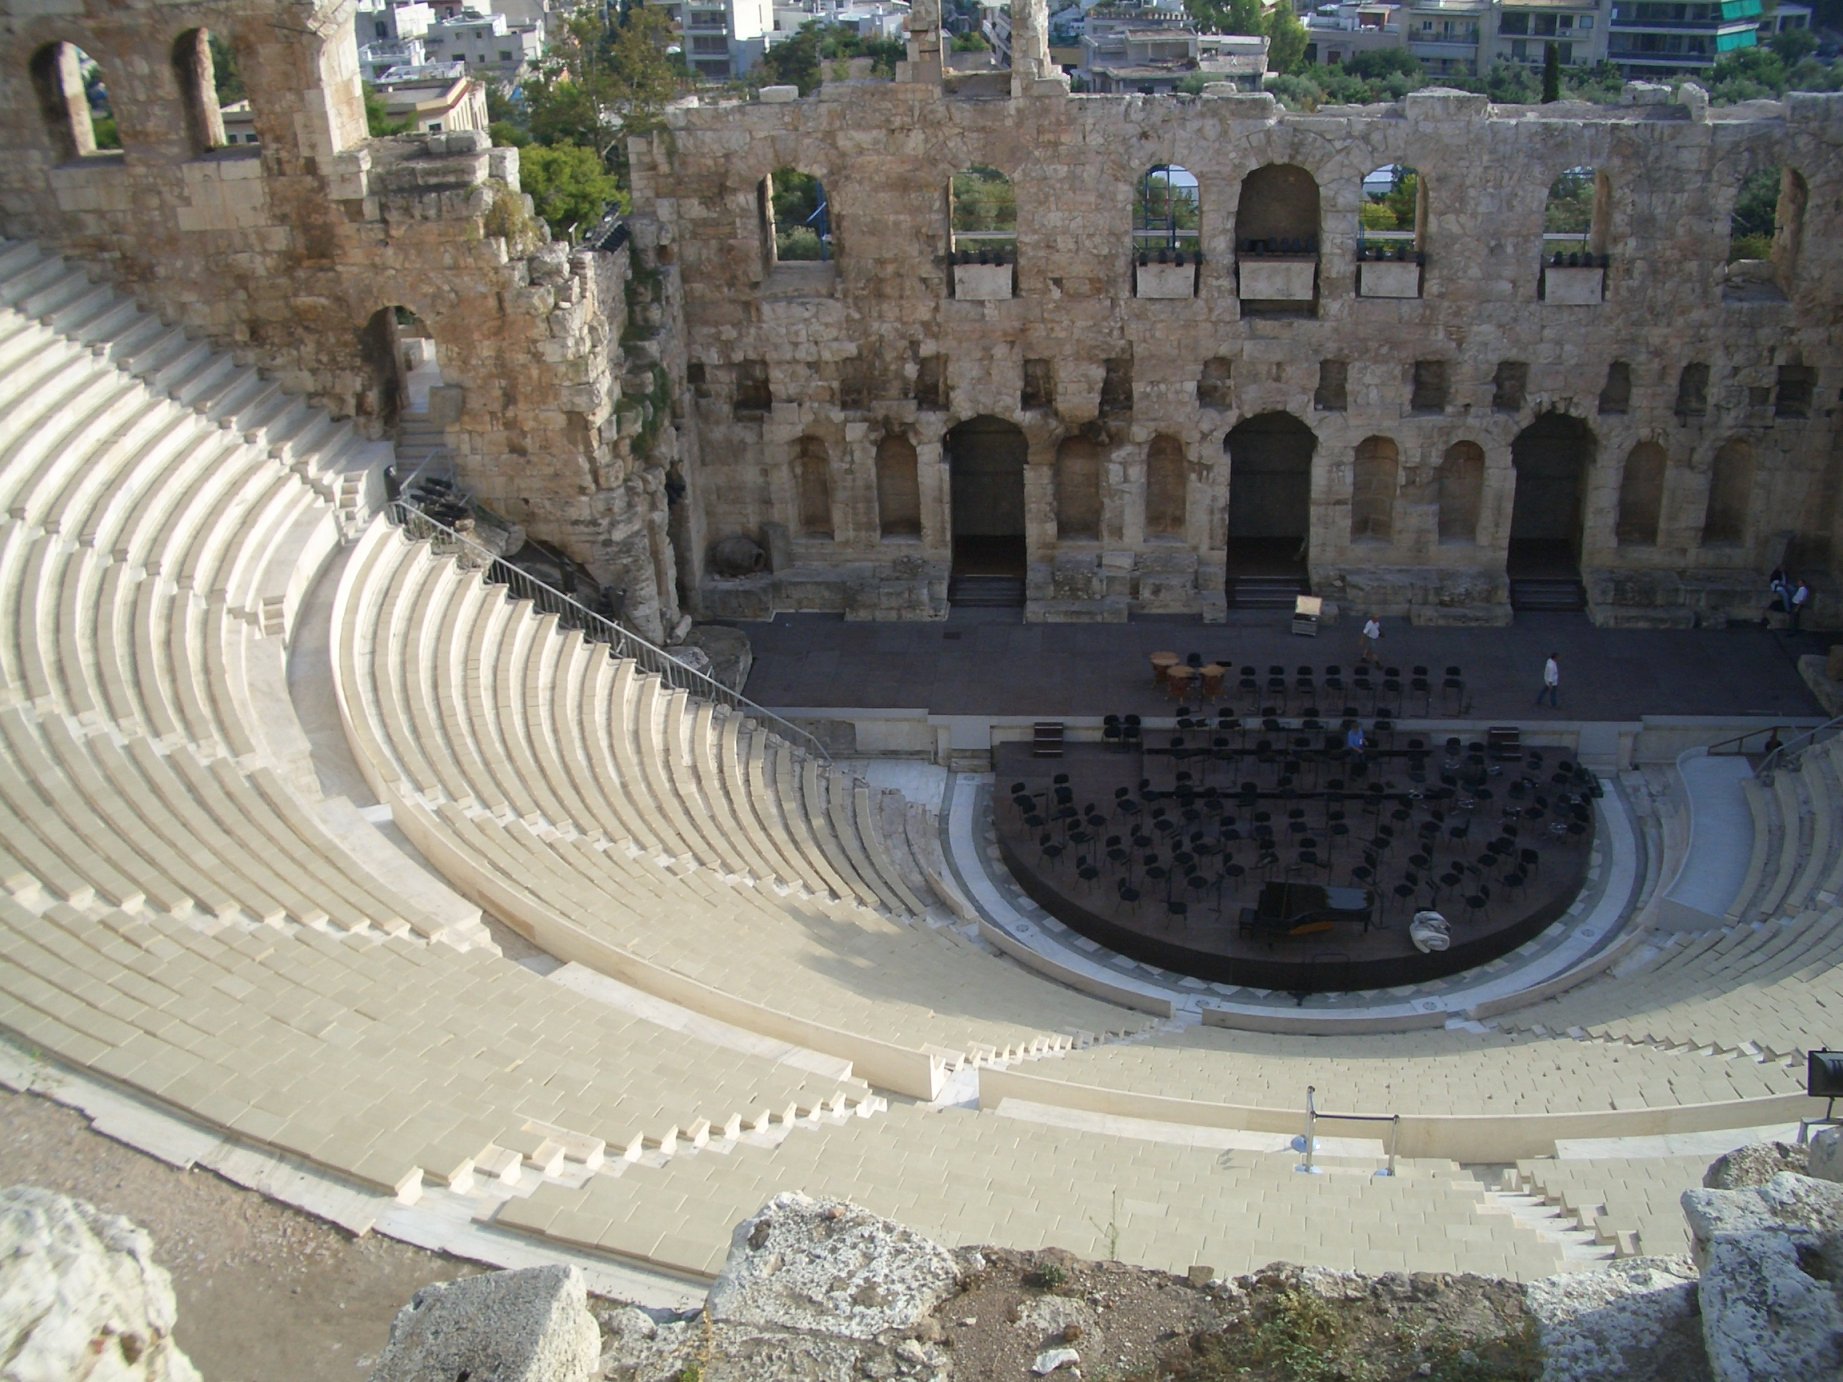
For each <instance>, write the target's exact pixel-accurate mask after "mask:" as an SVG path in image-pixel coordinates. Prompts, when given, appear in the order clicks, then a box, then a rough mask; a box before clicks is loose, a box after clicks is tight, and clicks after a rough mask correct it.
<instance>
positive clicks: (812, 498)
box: [794, 437, 832, 537]
mask: <svg viewBox="0 0 1843 1382" xmlns="http://www.w3.org/2000/svg"><path fill="white" fill-rule="evenodd" d="M794 480H795V483H796V484H797V486H798V488H799V503H800V536H801V537H831V536H832V463H831V460H830V459H829V458H828V457H827V455H826V446H825V443H824V442H822V441H820V440H819V438H817V437H801V438H800V445H799V450H798V452H797V454H796V455H795V457H794Z"/></svg>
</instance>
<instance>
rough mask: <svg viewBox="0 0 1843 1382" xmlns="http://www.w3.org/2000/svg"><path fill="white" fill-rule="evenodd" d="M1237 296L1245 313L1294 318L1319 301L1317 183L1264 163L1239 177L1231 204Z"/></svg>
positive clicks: (1293, 168) (1296, 170)
mask: <svg viewBox="0 0 1843 1382" xmlns="http://www.w3.org/2000/svg"><path fill="white" fill-rule="evenodd" d="M1235 259H1236V266H1235V272H1236V295H1237V297H1238V298H1239V299H1240V301H1241V313H1242V315H1243V316H1244V317H1246V316H1263V315H1268V316H1287V315H1292V316H1297V315H1299V314H1300V313H1301V312H1302V311H1306V312H1309V311H1311V310H1313V309H1312V307H1311V306H1310V304H1315V303H1316V302H1317V299H1318V182H1317V180H1316V179H1314V178H1313V176H1312V175H1311V174H1310V173H1308V172H1307V171H1306V170H1305V169H1304V168H1300V167H1298V166H1297V165H1295V164H1291V163H1269V164H1267V165H1265V166H1263V167H1260V168H1256V169H1255V170H1254V171H1253V172H1251V173H1249V174H1248V176H1247V177H1245V178H1243V179H1242V183H1241V197H1240V199H1239V200H1238V201H1237V202H1236V204H1235Z"/></svg>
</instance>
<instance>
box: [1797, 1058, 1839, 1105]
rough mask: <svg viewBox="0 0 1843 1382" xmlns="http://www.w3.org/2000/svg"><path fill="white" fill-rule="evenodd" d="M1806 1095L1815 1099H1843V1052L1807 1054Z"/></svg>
mask: <svg viewBox="0 0 1843 1382" xmlns="http://www.w3.org/2000/svg"><path fill="white" fill-rule="evenodd" d="M1805 1093H1807V1094H1809V1095H1810V1096H1811V1097H1812V1098H1813V1099H1843V1051H1809V1052H1807V1053H1806V1054H1805Z"/></svg>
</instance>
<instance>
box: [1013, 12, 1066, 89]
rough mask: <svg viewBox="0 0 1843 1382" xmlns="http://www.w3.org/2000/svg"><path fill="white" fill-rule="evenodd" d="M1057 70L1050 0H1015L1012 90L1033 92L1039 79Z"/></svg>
mask: <svg viewBox="0 0 1843 1382" xmlns="http://www.w3.org/2000/svg"><path fill="white" fill-rule="evenodd" d="M1055 71H1056V69H1055V67H1054V66H1052V65H1051V63H1050V60H1049V5H1048V3H1047V0H1011V94H1012V95H1013V96H1029V95H1031V94H1033V93H1034V91H1035V89H1036V83H1037V81H1038V79H1039V78H1042V77H1048V76H1051V75H1052V74H1054V73H1055Z"/></svg>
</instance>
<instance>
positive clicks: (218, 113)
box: [173, 29, 243, 154]
mask: <svg viewBox="0 0 1843 1382" xmlns="http://www.w3.org/2000/svg"><path fill="white" fill-rule="evenodd" d="M220 51H225V50H224V49H223V46H222V45H221V44H220V43H218V42H217V41H216V40H214V39H213V38H212V36H211V34H210V33H209V32H207V31H206V30H204V29H188V30H186V32H184V33H183V34H181V35H180V36H179V37H178V38H176V39H174V40H173V77H174V80H175V81H177V82H178V84H179V105H180V109H181V110H182V111H183V112H184V114H185V121H186V142H187V144H188V145H189V146H190V147H191V150H192V152H193V153H195V154H202V153H207V152H209V151H210V150H212V149H220V148H223V147H224V145H225V144H226V143H228V142H229V141H228V140H226V139H225V137H224V116H223V113H222V107H223V105H224V103H225V101H226V99H228V100H236V99H238V98H239V97H241V96H242V94H243V93H242V91H241V90H239V91H237V93H236V94H235V95H233V96H229V97H226V96H225V94H224V92H223V90H222V86H221V84H220V82H219V81H218V74H217V54H218V52H220ZM225 65H226V67H227V68H230V69H231V74H233V75H234V71H235V69H234V64H231V63H228V62H227V63H226V64H225ZM238 85H239V86H240V85H241V83H239V84H238Z"/></svg>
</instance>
